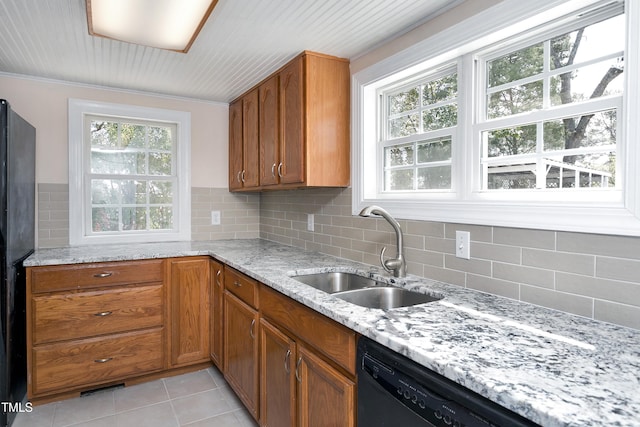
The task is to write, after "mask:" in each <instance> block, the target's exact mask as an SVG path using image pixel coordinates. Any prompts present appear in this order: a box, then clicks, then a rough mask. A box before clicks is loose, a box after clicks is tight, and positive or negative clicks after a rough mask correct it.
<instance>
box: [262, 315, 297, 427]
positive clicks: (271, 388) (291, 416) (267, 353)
mask: <svg viewBox="0 0 640 427" xmlns="http://www.w3.org/2000/svg"><path fill="white" fill-rule="evenodd" d="M295 361H296V346H295V341H293V340H292V339H291V338H289V337H288V336H286V335H285V334H283V333H282V332H281V331H280V330H279V329H278V328H277V327H275V326H274V325H272V324H270V323H269V322H268V321H266V320H265V319H260V425H261V426H263V427H285V426H291V427H293V426H294V425H295V422H296V410H295V408H296V406H295V405H296V399H295V395H296V382H295V375H294V372H295Z"/></svg>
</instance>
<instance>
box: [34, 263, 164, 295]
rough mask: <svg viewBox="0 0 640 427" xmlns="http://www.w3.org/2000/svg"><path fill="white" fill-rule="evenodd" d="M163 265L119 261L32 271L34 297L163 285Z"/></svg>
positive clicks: (39, 268) (38, 268)
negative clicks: (155, 284) (100, 289)
mask: <svg viewBox="0 0 640 427" xmlns="http://www.w3.org/2000/svg"><path fill="white" fill-rule="evenodd" d="M163 265H164V261H163V260H161V259H158V260H148V261H121V262H104V263H95V264H73V265H56V266H48V267H34V268H31V269H30V270H31V286H32V291H33V292H34V293H37V292H52V291H62V290H72V289H83V288H97V287H101V286H113V285H126V284H134V283H147V282H162V279H163V275H164V269H163Z"/></svg>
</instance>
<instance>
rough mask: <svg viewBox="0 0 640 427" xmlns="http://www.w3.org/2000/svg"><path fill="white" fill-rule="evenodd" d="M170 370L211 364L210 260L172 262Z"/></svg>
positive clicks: (172, 260)
mask: <svg viewBox="0 0 640 427" xmlns="http://www.w3.org/2000/svg"><path fill="white" fill-rule="evenodd" d="M168 261H169V268H170V271H171V274H170V277H171V280H170V282H169V287H170V289H171V299H170V306H171V316H170V317H171V323H170V325H171V352H170V354H171V358H170V361H171V367H179V366H187V365H192V364H195V363H200V362H207V361H209V357H210V352H209V314H210V311H211V309H210V307H209V294H210V283H209V282H210V280H209V271H210V266H209V257H185V258H172V259H169V260H168Z"/></svg>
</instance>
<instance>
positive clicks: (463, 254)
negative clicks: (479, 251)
mask: <svg viewBox="0 0 640 427" xmlns="http://www.w3.org/2000/svg"><path fill="white" fill-rule="evenodd" d="M456 257H458V258H464V259H471V233H470V232H468V231H459V230H456Z"/></svg>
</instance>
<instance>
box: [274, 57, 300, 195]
mask: <svg viewBox="0 0 640 427" xmlns="http://www.w3.org/2000/svg"><path fill="white" fill-rule="evenodd" d="M303 60H304V58H303V57H298V58H297V59H295V60H294V61H292V62H291V63H290V64H289V65H287V66H286V67H285V68H284V69H283V70H282V71H281V72H280V159H281V161H282V167H281V168H280V170H281V173H282V174H281V177H280V183H282V184H289V183H298V182H304V173H305V169H304V165H305V161H304V160H305V158H304V156H305V140H304V123H305V122H304V86H303V85H304V79H303V77H304V75H303V71H304V69H303V64H304V63H303Z"/></svg>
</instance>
